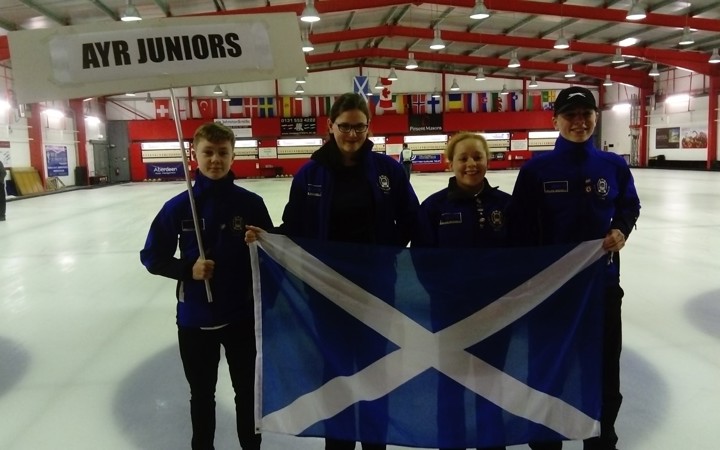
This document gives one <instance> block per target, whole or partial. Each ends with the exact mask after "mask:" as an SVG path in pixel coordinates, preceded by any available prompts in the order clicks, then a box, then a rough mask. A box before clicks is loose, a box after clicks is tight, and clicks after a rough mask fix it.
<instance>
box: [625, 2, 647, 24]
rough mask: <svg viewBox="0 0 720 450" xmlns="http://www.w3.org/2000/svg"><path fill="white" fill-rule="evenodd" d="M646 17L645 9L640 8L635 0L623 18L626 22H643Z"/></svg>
mask: <svg viewBox="0 0 720 450" xmlns="http://www.w3.org/2000/svg"><path fill="white" fill-rule="evenodd" d="M645 17H646V14H645V8H643V7H642V6H640V4H639V3H638V2H637V0H633V2H632V6H631V7H630V10H629V11H628V13H627V16H625V19H626V20H643V19H644V18H645Z"/></svg>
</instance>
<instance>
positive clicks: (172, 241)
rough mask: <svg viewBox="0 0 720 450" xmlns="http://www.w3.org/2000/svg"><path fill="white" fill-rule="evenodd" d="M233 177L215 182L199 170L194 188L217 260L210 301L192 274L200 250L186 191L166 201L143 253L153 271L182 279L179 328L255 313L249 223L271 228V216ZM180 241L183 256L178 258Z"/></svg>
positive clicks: (209, 254) (206, 241)
mask: <svg viewBox="0 0 720 450" xmlns="http://www.w3.org/2000/svg"><path fill="white" fill-rule="evenodd" d="M233 179H234V176H233V174H232V173H229V174H228V176H226V177H225V178H223V179H221V180H217V181H215V180H211V179H209V178H207V177H205V176H204V175H203V174H202V173H201V172H200V171H197V175H196V180H195V185H194V186H193V188H192V191H193V196H194V198H195V205H196V208H197V212H198V218H199V221H200V228H201V237H202V241H203V245H204V246H205V258H207V259H210V260H213V261H215V269H214V272H213V277H212V278H211V279H210V289H211V292H212V296H213V302H212V303H209V302H208V299H207V294H206V291H205V282H204V281H203V280H193V278H192V267H193V264H195V261H197V259H198V257H199V255H200V252H199V248H198V243H197V239H196V236H195V227H194V225H193V219H192V212H191V208H190V200H189V197H188V193H187V192H183V193H181V194H179V195H177V196H175V197H173V198H172V199H170V200H169V201H168V202H166V203H165V205H164V206H163V207H162V209H161V210H160V212H159V213H158V214H157V216H156V217H155V219H154V220H153V222H152V225H151V226H150V231H149V233H148V236H147V240H146V241H145V248H143V249H142V251H140V260H141V261H142V263H143V265H144V266H145V267H146V268H147V270H148V271H149V272H150V273H152V274H155V275H162V276H165V277H168V278H172V279H175V280H178V283H177V290H176V295H177V299H178V304H177V324H178V326H182V327H213V326H218V325H223V324H228V323H233V322H236V321H238V320H247V319H252V317H253V303H252V296H251V292H252V275H251V271H250V252H249V249H248V246H247V244H245V225H257V226H259V227H263V228H265V229H270V228H272V220H271V219H270V214H269V213H268V210H267V208H266V207H265V203H264V202H263V199H262V198H261V197H260V196H259V195H257V194H255V193H252V192H250V191H248V190H247V189H243V188H241V187H240V186H236V185H235V183H234V182H233ZM178 244H179V246H180V257H179V258H176V257H175V251H176V249H177V248H178Z"/></svg>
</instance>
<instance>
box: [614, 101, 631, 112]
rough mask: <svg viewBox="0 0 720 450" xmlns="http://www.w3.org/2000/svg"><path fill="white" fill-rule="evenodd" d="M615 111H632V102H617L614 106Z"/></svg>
mask: <svg viewBox="0 0 720 450" xmlns="http://www.w3.org/2000/svg"><path fill="white" fill-rule="evenodd" d="M612 110H613V111H621V112H622V111H630V103H617V104H615V105H613V107H612Z"/></svg>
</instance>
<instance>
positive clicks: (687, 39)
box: [678, 27, 695, 45]
mask: <svg viewBox="0 0 720 450" xmlns="http://www.w3.org/2000/svg"><path fill="white" fill-rule="evenodd" d="M694 43H695V39H693V38H692V36H690V28H688V27H685V28H684V29H683V34H682V37H681V38H680V42H678V45H690V44H694Z"/></svg>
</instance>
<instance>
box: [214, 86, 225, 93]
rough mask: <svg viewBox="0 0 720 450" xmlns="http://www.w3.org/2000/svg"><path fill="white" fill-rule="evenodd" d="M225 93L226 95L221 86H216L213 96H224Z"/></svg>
mask: <svg viewBox="0 0 720 450" xmlns="http://www.w3.org/2000/svg"><path fill="white" fill-rule="evenodd" d="M224 93H225V91H223V90H222V88H221V87H220V85H219V84H216V85H215V87H214V88H213V94H215V95H223V94H224Z"/></svg>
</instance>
